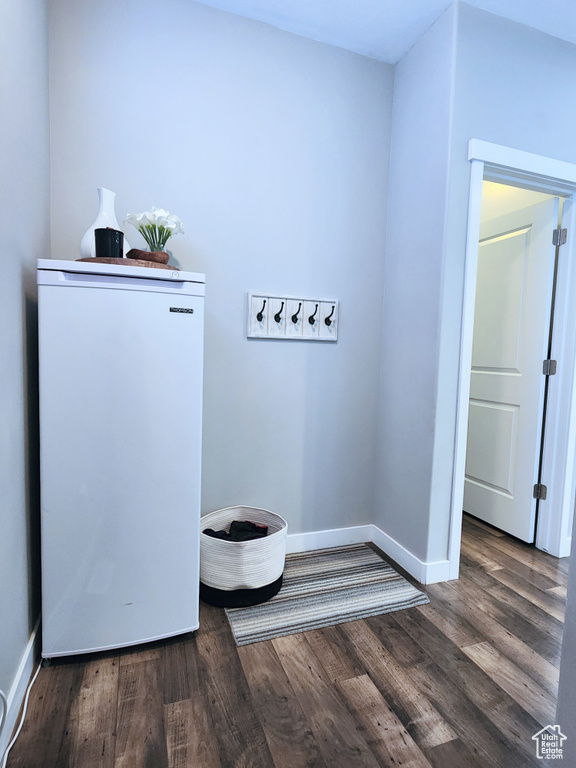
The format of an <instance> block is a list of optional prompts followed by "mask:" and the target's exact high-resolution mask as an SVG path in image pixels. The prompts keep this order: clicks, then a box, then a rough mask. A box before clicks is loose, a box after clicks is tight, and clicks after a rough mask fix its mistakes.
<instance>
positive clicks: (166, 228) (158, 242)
mask: <svg viewBox="0 0 576 768" xmlns="http://www.w3.org/2000/svg"><path fill="white" fill-rule="evenodd" d="M124 221H125V222H127V223H128V224H132V226H134V227H136V229H137V230H138V232H140V234H141V235H142V237H143V238H144V240H146V244H147V245H148V247H149V248H150V250H151V251H163V250H164V249H165V248H166V243H167V242H168V240H169V238H171V237H172V235H178V234H180V233H183V232H184V227H183V226H182V222H181V221H180V219H179V218H178V216H174V215H173V214H172V213H168V211H165V210H164V208H152V210H151V211H146V212H145V213H129V214H128V215H127V216H126V218H125V219H124Z"/></svg>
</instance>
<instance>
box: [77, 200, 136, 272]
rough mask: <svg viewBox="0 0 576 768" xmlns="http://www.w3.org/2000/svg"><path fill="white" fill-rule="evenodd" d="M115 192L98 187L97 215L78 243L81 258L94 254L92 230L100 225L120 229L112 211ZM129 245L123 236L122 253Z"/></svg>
mask: <svg viewBox="0 0 576 768" xmlns="http://www.w3.org/2000/svg"><path fill="white" fill-rule="evenodd" d="M115 198H116V193H115V192H111V191H110V190H109V189H105V188H104V187H98V200H99V203H100V207H99V210H98V216H96V221H95V222H94V224H92V226H91V227H89V228H88V229H87V230H86V232H85V233H84V237H83V238H82V241H81V243H80V256H81V257H82V258H83V259H87V258H90V257H94V256H96V243H95V241H94V230H95V229H99V228H100V227H112V229H118V230H119V229H120V226H119V224H118V222H117V221H116V214H115V213H114V199H115ZM130 248H131V246H130V244H129V243H128V242H127V240H126V237H124V248H123V251H122V255H123V256H126V254H127V253H128V251H129V250H130Z"/></svg>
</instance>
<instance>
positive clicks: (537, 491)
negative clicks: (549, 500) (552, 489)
mask: <svg viewBox="0 0 576 768" xmlns="http://www.w3.org/2000/svg"><path fill="white" fill-rule="evenodd" d="M547 495H548V488H547V487H546V486H545V485H542V483H536V485H535V486H534V498H535V499H542V501H544V500H545V499H546V496H547Z"/></svg>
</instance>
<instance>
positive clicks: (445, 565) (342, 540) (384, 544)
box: [286, 524, 450, 584]
mask: <svg viewBox="0 0 576 768" xmlns="http://www.w3.org/2000/svg"><path fill="white" fill-rule="evenodd" d="M364 542H371V543H372V544H375V545H376V546H377V547H379V548H380V549H381V550H382V551H383V552H384V554H385V555H387V556H388V557H389V558H390V559H391V560H393V561H394V562H395V563H397V564H398V565H399V566H401V567H402V568H404V570H405V571H408V573H409V574H410V575H411V576H413V577H414V578H415V579H416V581H418V582H419V583H420V584H435V583H437V582H439V581H448V580H449V579H450V563H449V561H448V560H439V561H436V562H429V563H426V562H424V561H423V560H420V559H419V558H418V557H416V555H414V554H412V552H410V551H409V550H407V549H406V548H405V547H403V546H402V544H399V543H398V542H397V541H396V540H395V539H393V538H392V537H391V536H389V535H388V534H387V533H384V531H383V530H381V529H380V528H378V526H377V525H372V524H368V525H356V526H352V527H350V528H332V529H330V530H326V531H311V532H310V533H289V534H288V536H287V543H286V552H287V554H289V555H290V554H293V553H295V552H311V551H312V550H315V549H324V548H325V547H343V546H345V545H346V544H362V543H364Z"/></svg>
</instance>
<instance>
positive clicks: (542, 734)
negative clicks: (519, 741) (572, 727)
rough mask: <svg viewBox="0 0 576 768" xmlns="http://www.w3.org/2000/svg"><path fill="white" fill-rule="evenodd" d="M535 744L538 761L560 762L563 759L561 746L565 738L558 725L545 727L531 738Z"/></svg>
mask: <svg viewBox="0 0 576 768" xmlns="http://www.w3.org/2000/svg"><path fill="white" fill-rule="evenodd" d="M532 738H533V739H534V741H535V742H536V757H537V758H538V759H539V760H562V758H563V757H564V755H563V749H562V744H564V742H565V741H566V736H564V734H563V733H562V731H561V730H560V726H559V725H547V726H546V728H542V730H541V731H538V733H535V734H534V736H532Z"/></svg>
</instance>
